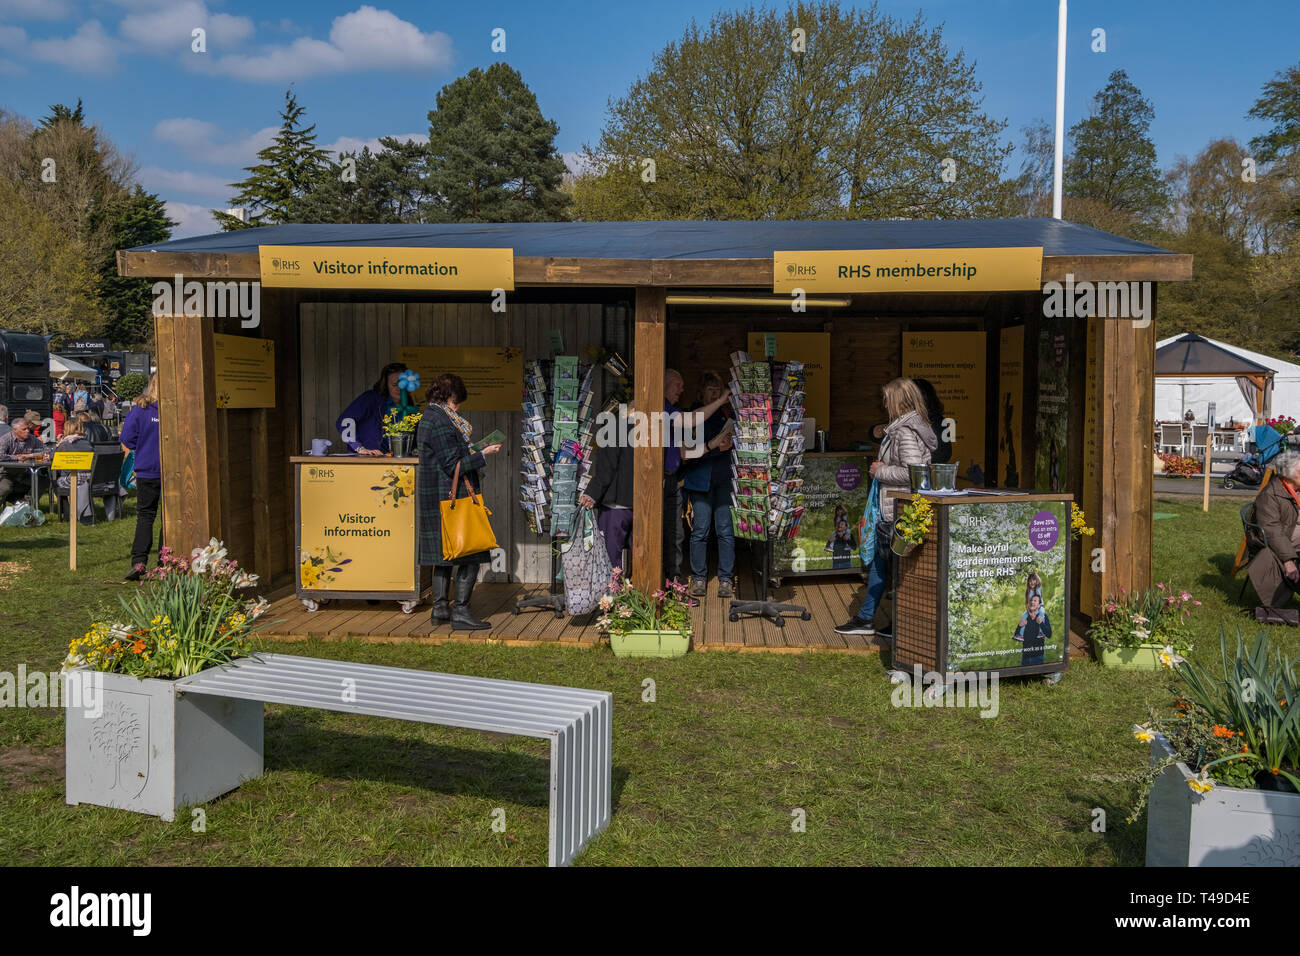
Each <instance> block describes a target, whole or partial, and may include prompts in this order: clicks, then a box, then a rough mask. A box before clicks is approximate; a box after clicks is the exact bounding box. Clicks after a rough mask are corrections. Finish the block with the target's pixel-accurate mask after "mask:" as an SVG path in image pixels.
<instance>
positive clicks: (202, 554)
mask: <svg viewBox="0 0 1300 956" xmlns="http://www.w3.org/2000/svg"><path fill="white" fill-rule="evenodd" d="M227 553H228V552H227V551H226V548H225V546H224V545H222V543H221V542H220V541H218V540H217V539H216V538H212V539H210V540H209V541H208V544H207V547H204V548H195V549H194V550H193V551H191V552H190V570H191V571H193V572H194V573H195V574H207V573H208V571H209V570H215V569H216V568H217V567H218V566H219V565H220V562H222V561H224V560H225V557H226V554H227Z"/></svg>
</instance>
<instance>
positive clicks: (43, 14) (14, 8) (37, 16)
mask: <svg viewBox="0 0 1300 956" xmlns="http://www.w3.org/2000/svg"><path fill="white" fill-rule="evenodd" d="M71 15H72V4H70V3H68V2H67V0H0V17H5V18H6V19H9V20H62V19H64V18H65V17H69V16H71Z"/></svg>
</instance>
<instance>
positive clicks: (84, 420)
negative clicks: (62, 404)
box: [73, 412, 113, 444]
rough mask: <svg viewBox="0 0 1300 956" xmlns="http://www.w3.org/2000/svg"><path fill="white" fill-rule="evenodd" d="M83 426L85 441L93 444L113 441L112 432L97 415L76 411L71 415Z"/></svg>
mask: <svg viewBox="0 0 1300 956" xmlns="http://www.w3.org/2000/svg"><path fill="white" fill-rule="evenodd" d="M73 417H74V418H76V420H77V421H79V422H81V424H82V425H83V426H84V428H85V434H86V441H88V442H91V443H93V444H99V443H101V442H113V433H112V432H110V431H109V430H108V426H107V425H105V424H103V423H102V422H101V421H100V420H99V416H98V415H96V414H95V413H94V412H78V413H77V414H76V415H74V416H73Z"/></svg>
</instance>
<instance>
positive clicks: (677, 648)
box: [596, 568, 691, 657]
mask: <svg viewBox="0 0 1300 956" xmlns="http://www.w3.org/2000/svg"><path fill="white" fill-rule="evenodd" d="M600 610H601V612H602V614H601V617H600V618H599V619H598V620H597V621H596V626H597V627H598V628H600V629H601V630H603V631H605V632H607V633H608V634H609V646H610V647H611V648H613V650H614V656H615V657H681V656H683V655H684V654H685V653H686V652H687V651H688V650H690V647H691V609H690V605H689V604H688V603H687V598H686V585H685V584H680V583H676V582H673V581H665V582H664V586H663V588H661V589H660V590H657V591H655V592H654V593H653V594H646V593H645V592H643V591H640V590H638V589H637V588H634V587H633V586H632V582H631V581H629V580H627V579H626V578H624V577H623V575H622V569H620V568H615V569H614V575H613V577H611V578H610V585H609V593H608V594H606V595H605V596H604V597H602V598H601V599H600Z"/></svg>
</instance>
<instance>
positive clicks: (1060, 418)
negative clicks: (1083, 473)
mask: <svg viewBox="0 0 1300 956" xmlns="http://www.w3.org/2000/svg"><path fill="white" fill-rule="evenodd" d="M1069 321H1073V320H1070V319H1049V318H1044V319H1043V320H1042V326H1041V327H1040V329H1039V332H1038V417H1037V419H1036V420H1035V427H1034V431H1035V434H1036V435H1037V455H1036V456H1035V459H1034V487H1035V488H1036V489H1038V490H1039V491H1069V490H1070V487H1069V485H1070V478H1069V476H1070V463H1069V449H1068V447H1067V445H1066V441H1067V433H1068V431H1069V427H1070V352H1069V339H1068V329H1067V325H1066V323H1067V322H1069Z"/></svg>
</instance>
